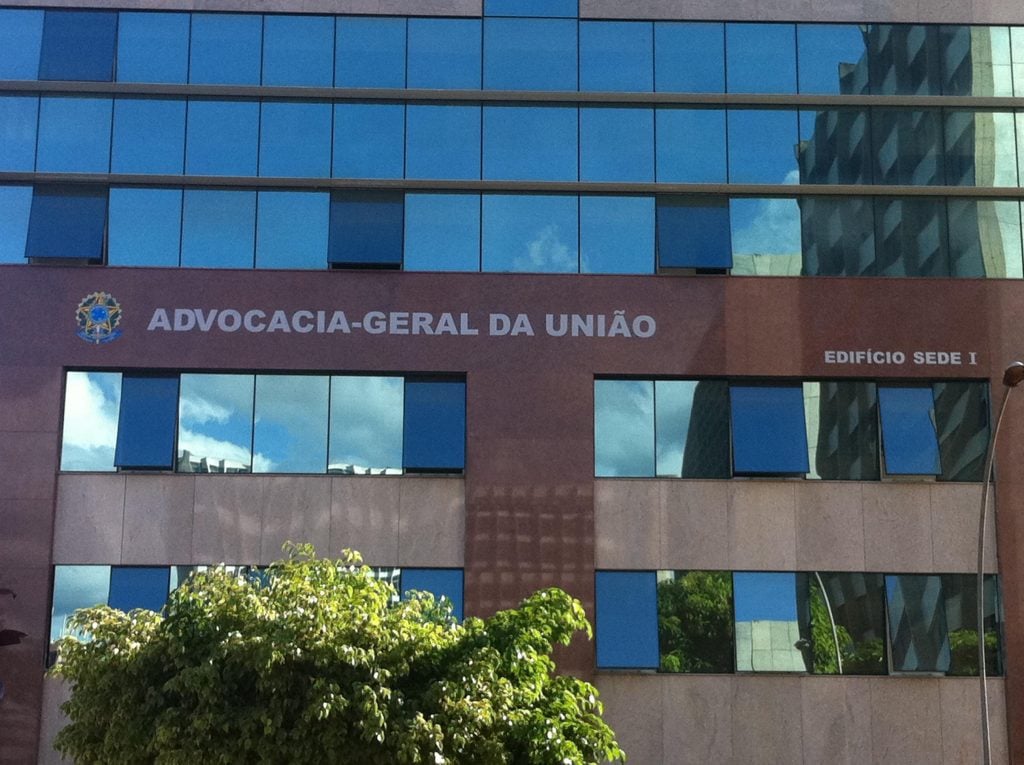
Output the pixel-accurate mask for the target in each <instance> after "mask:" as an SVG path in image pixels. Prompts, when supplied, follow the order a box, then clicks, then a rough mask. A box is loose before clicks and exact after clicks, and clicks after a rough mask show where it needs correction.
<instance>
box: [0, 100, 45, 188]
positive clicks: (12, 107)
mask: <svg viewBox="0 0 1024 765" xmlns="http://www.w3.org/2000/svg"><path fill="white" fill-rule="evenodd" d="M38 117H39V99H38V98H37V97H36V96H0V170H12V171H15V172H17V171H19V170H20V171H24V172H32V171H33V170H34V169H35V162H36V123H37V120H38Z"/></svg>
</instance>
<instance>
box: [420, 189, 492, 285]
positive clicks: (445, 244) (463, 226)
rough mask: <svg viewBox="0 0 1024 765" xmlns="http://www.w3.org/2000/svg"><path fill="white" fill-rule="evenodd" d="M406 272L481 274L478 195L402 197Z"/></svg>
mask: <svg viewBox="0 0 1024 765" xmlns="http://www.w3.org/2000/svg"><path fill="white" fill-rule="evenodd" d="M404 267H405V270H406V271H479V270H480V195H479V194H406V195H405V266H404Z"/></svg>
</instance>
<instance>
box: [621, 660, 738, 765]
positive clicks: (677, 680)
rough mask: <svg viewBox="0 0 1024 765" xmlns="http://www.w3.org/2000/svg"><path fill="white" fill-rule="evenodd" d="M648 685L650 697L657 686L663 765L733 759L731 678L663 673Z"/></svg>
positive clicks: (704, 764) (706, 762)
mask: <svg viewBox="0 0 1024 765" xmlns="http://www.w3.org/2000/svg"><path fill="white" fill-rule="evenodd" d="M648 685H649V686H653V687H651V689H650V690H649V691H648V694H649V695H652V696H656V695H657V688H656V687H657V686H661V692H662V714H663V715H664V725H663V735H664V744H663V747H664V760H663V762H664V763H665V765H707V764H708V763H712V762H715V763H727V762H733V751H732V731H733V725H734V722H735V721H734V720H733V710H732V707H733V705H732V695H733V678H731V677H724V676H718V677H700V676H699V675H693V676H685V675H676V676H671V675H665V676H661V677H658V678H656V679H653V678H652V679H650V680H649V681H648ZM631 761H632V760H631Z"/></svg>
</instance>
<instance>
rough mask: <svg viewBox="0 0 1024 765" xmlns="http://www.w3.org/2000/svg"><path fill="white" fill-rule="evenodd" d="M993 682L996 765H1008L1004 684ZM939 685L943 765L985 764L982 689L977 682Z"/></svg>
mask: <svg viewBox="0 0 1024 765" xmlns="http://www.w3.org/2000/svg"><path fill="white" fill-rule="evenodd" d="M989 682H990V688H989V704H990V708H989V715H990V723H989V726H990V730H991V739H990V740H991V744H992V750H991V751H992V762H993V763H994V764H995V765H1001V764H1002V763H1005V762H1006V761H1007V752H1006V720H1005V718H1004V716H1003V713H1004V709H1003V704H1002V696H1003V694H1002V687H1001V686H1002V682H1001V680H1000V679H998V678H993V679H991V680H990V681H989ZM939 685H940V704H941V705H942V763H943V765H960V763H975V762H979V761H981V756H982V746H981V725H980V721H981V714H980V701H979V693H980V689H979V687H978V680H977V678H966V677H963V678H960V677H957V678H949V679H947V680H945V681H943V682H941V683H940V684H939Z"/></svg>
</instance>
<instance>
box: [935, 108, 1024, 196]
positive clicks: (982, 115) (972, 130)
mask: <svg viewBox="0 0 1024 765" xmlns="http://www.w3.org/2000/svg"><path fill="white" fill-rule="evenodd" d="M944 117H945V123H946V124H945V132H946V135H945V144H946V145H945V152H944V156H945V160H946V180H945V182H946V184H947V185H949V186H1016V185H1018V184H1017V146H1016V138H1015V136H1014V119H1015V115H1014V114H1013V112H975V111H962V110H960V109H946V110H944ZM982 147H984V148H982ZM982 157H984V158H982Z"/></svg>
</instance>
